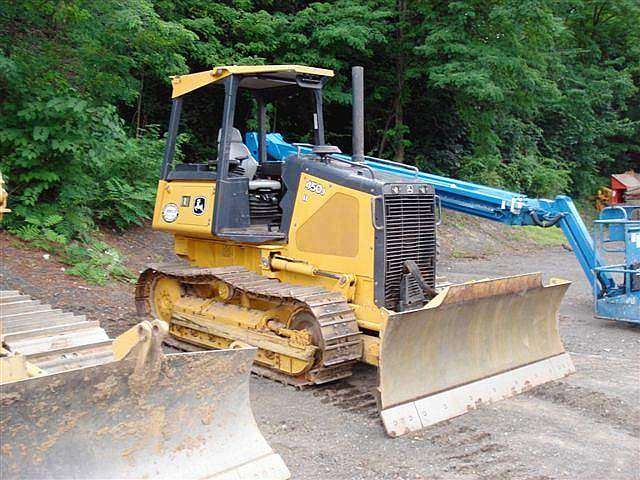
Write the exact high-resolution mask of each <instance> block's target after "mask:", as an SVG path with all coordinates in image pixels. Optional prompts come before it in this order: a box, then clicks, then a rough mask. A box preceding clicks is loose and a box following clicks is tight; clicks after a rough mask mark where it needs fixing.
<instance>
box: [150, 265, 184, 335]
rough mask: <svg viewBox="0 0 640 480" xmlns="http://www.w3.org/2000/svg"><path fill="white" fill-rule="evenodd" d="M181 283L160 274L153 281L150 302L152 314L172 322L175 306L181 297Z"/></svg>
mask: <svg viewBox="0 0 640 480" xmlns="http://www.w3.org/2000/svg"><path fill="white" fill-rule="evenodd" d="M180 295H181V291H180V283H179V282H178V280H176V279H173V278H170V277H167V276H164V275H159V276H157V277H156V278H154V279H153V280H152V282H151V291H150V293H149V303H150V306H151V314H152V315H153V316H154V317H155V318H159V319H161V320H164V321H165V322H167V323H168V322H170V320H171V315H172V313H173V307H174V305H175V304H176V302H177V301H178V300H179V299H180Z"/></svg>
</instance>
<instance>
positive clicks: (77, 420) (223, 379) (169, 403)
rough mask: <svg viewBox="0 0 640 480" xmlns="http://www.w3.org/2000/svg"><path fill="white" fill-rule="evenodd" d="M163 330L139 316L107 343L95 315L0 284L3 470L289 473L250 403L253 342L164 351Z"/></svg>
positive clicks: (279, 478) (46, 473) (232, 477)
mask: <svg viewBox="0 0 640 480" xmlns="http://www.w3.org/2000/svg"><path fill="white" fill-rule="evenodd" d="M1 178H2V177H1V174H0V179H1ZM1 187H2V185H1V182H0V218H1V216H2V214H3V213H6V212H8V211H9V210H8V209H6V208H5V205H6V192H5V191H4V189H2V188H1ZM167 330H168V325H167V324H166V323H165V322H162V321H159V320H153V321H146V320H145V321H143V322H141V323H139V324H138V325H136V326H134V327H132V328H131V329H129V330H128V331H127V332H125V333H123V334H122V335H120V336H118V337H117V338H115V339H110V338H109V336H108V335H107V333H106V332H105V331H104V330H103V329H102V328H101V327H100V325H99V324H98V322H96V321H90V320H87V319H86V318H85V317H84V316H82V315H80V316H79V315H74V314H73V313H68V312H63V311H61V310H60V309H55V308H52V307H51V306H50V305H47V304H43V303H41V302H40V301H38V300H34V299H32V298H31V297H30V296H28V295H24V294H22V293H20V292H19V291H16V290H0V409H1V410H0V411H1V415H0V451H1V452H2V454H1V455H0V476H1V477H2V478H3V479H6V480H9V479H26V478H34V479H42V478H61V479H71V478H74V479H89V478H98V479H105V478H109V479H115V478H118V479H121V478H122V479H124V478H138V479H139V478H167V479H175V478H184V479H205V478H206V479H211V480H249V479H256V478H260V479H267V480H285V479H287V478H289V471H288V470H287V467H286V466H285V465H284V462H283V461H282V459H281V458H280V456H279V455H277V454H276V453H274V452H273V450H272V449H271V447H270V446H269V445H268V444H267V442H266V440H265V439H264V437H263V436H262V434H261V433H260V431H259V429H258V426H257V424H256V422H255V420H254V418H253V413H252V411H251V405H250V402H249V375H250V369H251V364H252V360H253V356H254V354H255V351H256V349H255V348H238V349H233V350H231V349H230V350H220V351H208V352H200V353H190V354H183V353H177V354H175V353H172V354H166V355H165V354H164V353H163V350H162V346H161V345H162V341H163V339H164V337H165V336H166V334H167Z"/></svg>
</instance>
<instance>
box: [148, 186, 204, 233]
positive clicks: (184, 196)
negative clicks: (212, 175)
mask: <svg viewBox="0 0 640 480" xmlns="http://www.w3.org/2000/svg"><path fill="white" fill-rule="evenodd" d="M215 191H216V183H215V182H213V181H184V182H180V181H173V182H166V181H164V180H161V181H160V182H159V183H158V193H157V194H156V205H155V210H154V213H153V228H154V229H155V230H161V231H163V232H169V233H173V234H178V235H187V236H192V237H200V238H211V236H212V235H211V223H212V220H213V202H214V197H215ZM168 205H173V206H171V207H167V206H168ZM165 208H170V209H173V210H174V212H173V213H174V215H175V219H173V221H167V220H171V218H172V217H166V218H165V216H164V215H163V211H164V210H165Z"/></svg>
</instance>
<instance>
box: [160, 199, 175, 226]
mask: <svg viewBox="0 0 640 480" xmlns="http://www.w3.org/2000/svg"><path fill="white" fill-rule="evenodd" d="M176 218H178V206H177V205H176V204H175V203H167V204H166V205H165V206H164V208H163V209H162V219H163V220H164V221H165V222H167V223H171V222H175V221H176Z"/></svg>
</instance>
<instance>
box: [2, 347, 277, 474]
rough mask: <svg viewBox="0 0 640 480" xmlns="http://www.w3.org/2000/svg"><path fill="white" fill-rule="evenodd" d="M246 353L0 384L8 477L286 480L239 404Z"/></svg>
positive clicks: (249, 357) (185, 356)
mask: <svg viewBox="0 0 640 480" xmlns="http://www.w3.org/2000/svg"><path fill="white" fill-rule="evenodd" d="M254 353H255V349H237V350H217V351H206V352H196V353H181V354H170V355H164V354H162V353H160V355H158V356H157V358H156V361H154V362H151V363H152V365H151V366H148V365H146V366H144V368H143V369H142V370H141V369H140V361H139V357H138V356H136V355H128V356H126V357H124V358H123V359H122V360H118V361H114V362H110V363H106V364H103V365H98V366H90V367H86V368H80V369H76V370H69V371H66V372H63V373H56V374H51V375H45V376H42V377H36V378H30V379H26V380H22V381H18V382H13V383H7V384H3V385H1V386H0V403H1V405H2V418H0V428H1V431H2V438H1V451H2V457H1V460H0V470H1V471H2V477H3V478H4V479H10V478H171V479H174V478H194V479H195V478H197V479H216V480H231V479H233V480H240V479H258V478H259V479H271V480H280V479H286V478H289V472H288V470H287V468H286V466H285V465H284V463H283V461H282V459H281V458H280V456H279V455H277V454H275V453H274V452H273V451H272V450H271V448H270V447H269V445H268V444H267V442H266V440H265V439H264V438H263V436H262V434H261V433H260V431H259V430H258V426H257V424H256V422H255V419H254V417H253V414H252V412H251V408H250V404H249V377H250V368H251V364H252V361H253V356H254Z"/></svg>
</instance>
